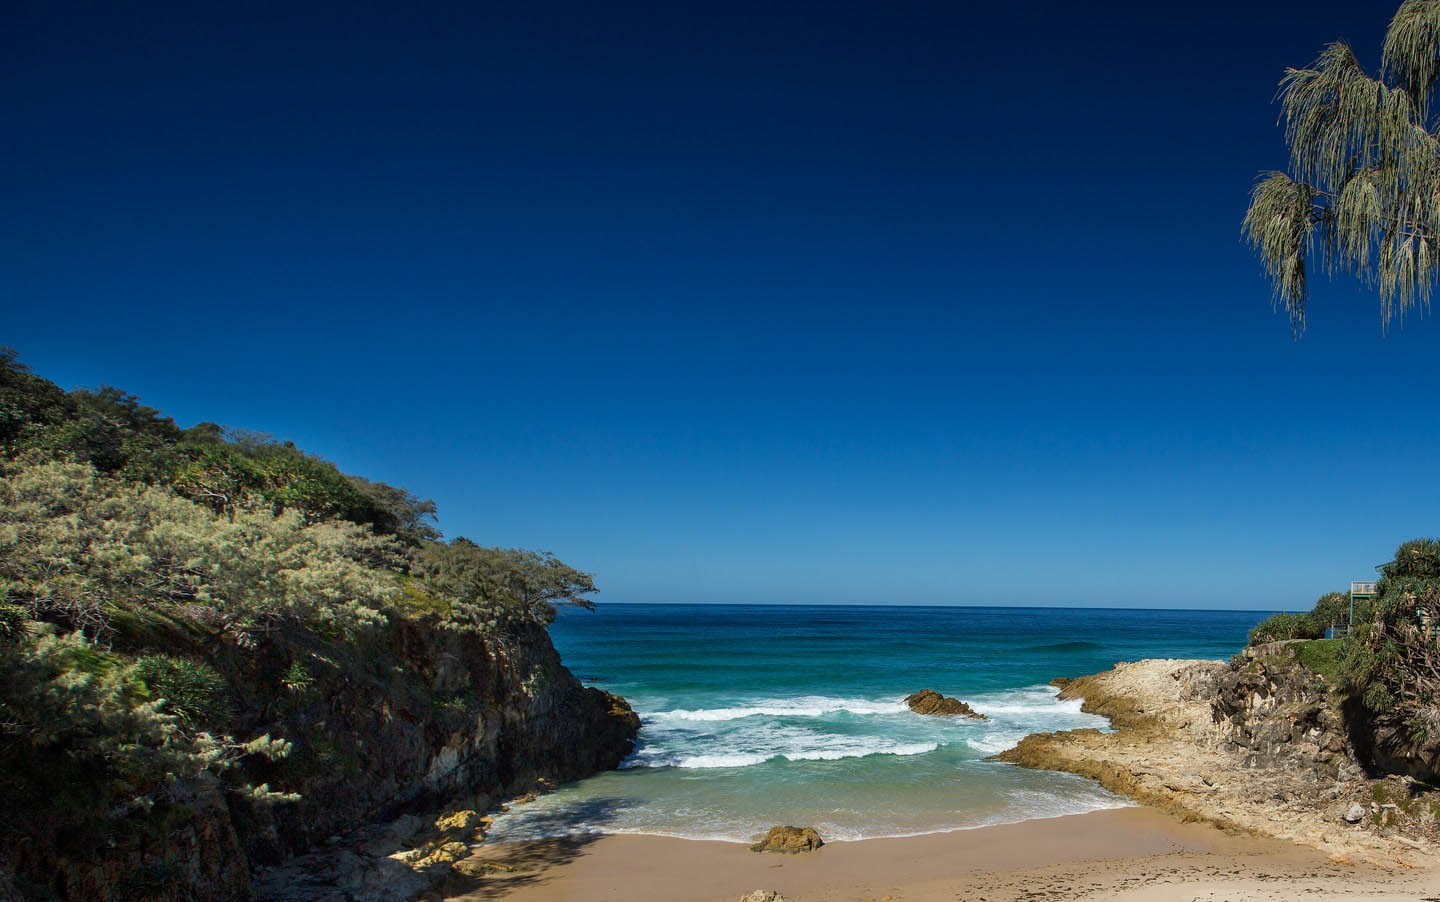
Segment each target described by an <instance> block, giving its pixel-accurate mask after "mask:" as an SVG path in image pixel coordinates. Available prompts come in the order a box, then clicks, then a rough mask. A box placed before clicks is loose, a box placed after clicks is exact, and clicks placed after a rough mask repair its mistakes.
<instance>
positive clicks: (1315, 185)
mask: <svg viewBox="0 0 1440 902" xmlns="http://www.w3.org/2000/svg"><path fill="white" fill-rule="evenodd" d="M1437 71H1440V0H1405V2H1403V3H1402V4H1401V5H1400V8H1399V10H1398V11H1397V12H1396V14H1395V16H1394V18H1393V19H1392V21H1391V23H1390V26H1389V29H1388V31H1387V32H1386V36H1385V43H1384V48H1383V54H1382V62H1381V68H1380V72H1379V73H1378V74H1375V75H1371V74H1370V73H1368V72H1366V70H1365V68H1364V67H1363V66H1362V65H1361V64H1360V61H1359V59H1358V58H1357V57H1356V55H1355V53H1354V51H1353V50H1352V49H1351V48H1350V46H1349V45H1348V44H1346V43H1345V42H1343V41H1336V42H1335V43H1332V44H1330V45H1328V46H1327V47H1326V48H1325V49H1324V50H1323V51H1321V53H1320V55H1319V56H1318V57H1317V58H1316V59H1315V61H1314V62H1313V63H1311V64H1310V65H1309V66H1308V67H1306V68H1303V69H1287V70H1286V72H1285V76H1284V78H1283V79H1282V80H1281V82H1280V93H1279V100H1280V104H1281V108H1282V118H1283V119H1284V122H1285V139H1286V143H1287V144H1288V145H1289V150H1290V160H1289V172H1288V173H1287V172H1269V173H1265V174H1263V175H1262V177H1261V179H1260V180H1259V182H1258V183H1257V184H1256V186H1255V188H1254V190H1253V191H1252V192H1251V196H1250V207H1249V210H1248V211H1247V212H1246V214H1245V219H1244V225H1243V229H1244V233H1245V236H1246V239H1247V241H1248V242H1249V244H1250V245H1251V246H1252V247H1253V248H1254V249H1255V250H1256V251H1257V253H1258V254H1259V256H1260V259H1261V261H1262V263H1263V264H1264V266H1265V269H1266V271H1267V273H1268V274H1269V276H1270V279H1271V282H1272V284H1273V286H1274V290H1275V298H1276V300H1277V302H1278V303H1280V304H1282V305H1283V306H1284V307H1285V309H1286V311H1287V312H1288V313H1289V315H1290V319H1291V324H1292V326H1293V327H1294V328H1295V330H1296V332H1297V333H1298V332H1299V331H1300V330H1302V329H1303V328H1304V325H1305V305H1306V301H1307V298H1308V296H1309V269H1310V264H1311V263H1312V261H1314V258H1315V254H1316V253H1317V252H1318V253H1319V254H1320V259H1319V263H1320V265H1321V267H1322V269H1323V270H1324V271H1326V272H1327V273H1330V274H1337V273H1341V274H1349V275H1352V276H1354V277H1356V278H1358V279H1359V280H1360V281H1361V282H1362V283H1363V284H1365V285H1367V286H1368V287H1371V288H1373V289H1374V290H1376V291H1377V293H1378V295H1379V299H1380V316H1381V322H1382V324H1384V325H1387V326H1388V325H1389V323H1390V321H1391V320H1392V318H1393V317H1395V316H1396V315H1399V316H1401V317H1403V316H1404V315H1405V314H1406V313H1408V312H1409V311H1411V310H1413V309H1416V308H1420V309H1421V310H1426V309H1428V308H1429V304H1430V298H1431V294H1432V291H1433V289H1434V283H1435V278H1436V262H1437V261H1436V256H1437V254H1440V247H1437V242H1440V138H1437V134H1436V131H1435V129H1434V123H1433V121H1432V116H1431V103H1432V101H1433V97H1434V92H1435V88H1436V85H1437V75H1436V73H1437Z"/></svg>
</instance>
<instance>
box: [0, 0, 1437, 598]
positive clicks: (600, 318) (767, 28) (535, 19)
mask: <svg viewBox="0 0 1440 902" xmlns="http://www.w3.org/2000/svg"><path fill="white" fill-rule="evenodd" d="M1394 6H1395V4H1394V3H1354V2H1337V0H1328V2H1313V0H1307V2H1298V0H1296V2H1289V0H1287V2H1215V3H1204V4H1156V3H1153V2H1144V3H1141V2H1098V3H1075V2H1072V0H1050V2H1040V0H1037V2H1027V3H984V4H980V3H940V2H936V3H910V2H891V3H883V4H882V3H830V2H826V3H818V2H817V3H810V4H800V3H793V4H784V3H780V4H777V3H748V2H726V3H713V4H691V3H654V4H631V3H623V2H622V3H618V4H595V3H585V4H550V3H455V4H453V5H450V6H446V5H443V4H389V5H386V6H379V5H370V4H365V3H358V4H357V3H343V4H342V3H334V4H315V3H304V2H292V3H285V4H249V3H244V4H210V3H200V4H194V3H186V4H174V5H173V6H171V5H166V4H159V3H139V4H89V5H85V6H79V5H75V6H71V5H70V4H67V3H63V2H49V0H21V2H19V3H11V4H8V5H7V7H6V12H5V19H6V24H5V26H4V27H3V28H0V72H3V75H0V109H3V112H4V118H5V122H6V125H5V132H6V135H5V140H4V141H0V168H3V171H4V173H5V177H4V180H3V182H0V185H3V187H0V192H3V194H0V292H3V294H0V343H3V344H10V345H13V346H14V347H15V348H17V349H18V350H19V351H20V353H21V355H22V357H23V359H25V360H26V361H27V362H29V363H30V364H31V365H32V366H33V367H34V368H35V369H36V370H37V371H38V372H40V373H41V374H42V375H45V376H48V377H50V378H52V379H54V380H56V381H57V382H60V383H61V384H62V385H65V386H67V387H71V386H76V385H96V384H100V383H109V384H114V385H117V386H120V387H122V388H125V389H127V390H130V391H133V392H136V393H137V394H139V395H140V396H141V397H142V398H143V399H144V400H145V401H146V402H148V403H150V404H153V405H155V406H158V407H160V408H162V409H163V410H165V411H167V412H169V413H171V414H173V415H174V416H175V417H176V419H177V420H179V421H180V422H181V423H182V424H183V425H190V424H192V423H194V422H197V421H201V420H215V421H219V422H222V423H225V424H227V425H231V426H235V427H243V428H247V429H253V430H258V431H262V432H269V433H273V434H275V435H276V436H279V437H284V438H290V439H293V440H294V441H296V442H297V443H298V444H299V445H300V446H301V447H304V448H306V449H309V450H312V451H314V452H317V453H319V454H321V455H323V456H325V457H327V458H330V459H332V460H334V461H336V462H337V463H338V464H340V465H341V466H342V467H343V468H344V469H346V470H348V471H350V472H355V473H360V474H364V475H367V476H370V477H372V478H377V479H382V480H385V481H388V482H392V483H395V484H398V485H403V486H406V487H408V488H410V489H412V490H413V491H415V492H416V493H417V494H420V495H422V496H426V497H433V498H435V499H436V501H437V502H438V503H439V505H440V512H441V525H442V527H443V528H444V529H445V530H446V532H447V533H448V534H449V535H451V536H455V535H465V536H468V537H470V538H473V539H475V540H476V541H480V542H483V543H488V544H500V545H515V546H528V547H538V548H544V549H550V550H553V551H554V552H556V553H557V554H559V555H560V556H561V557H562V558H564V559H565V560H567V561H568V562H570V563H573V564H575V565H577V566H581V567H583V568H586V569H589V570H593V571H595V572H596V574H597V578H598V582H599V584H600V586H601V588H602V590H603V594H602V596H601V599H600V600H601V601H605V600H610V601H701V602H709V601H760V602H765V601H776V602H779V601H796V602H825V601H833V602H882V603H883V602H903V603H912V604H925V603H952V602H953V603H975V602H990V603H1018V604H1036V603H1049V604H1121V605H1141V606H1171V605H1175V606H1190V607H1248V608H1269V609H1273V608H1290V609H1296V608H1302V607H1307V606H1308V604H1309V602H1310V601H1311V600H1313V598H1314V597H1315V596H1316V595H1318V594H1319V593H1320V592H1322V591H1326V590H1329V589H1331V588H1336V587H1341V586H1343V585H1344V584H1345V583H1346V582H1347V581H1348V580H1349V579H1351V578H1364V577H1367V576H1369V575H1370V574H1371V573H1372V570H1371V568H1372V567H1373V566H1374V565H1375V564H1377V563H1380V562H1382V561H1384V560H1387V559H1388V557H1389V554H1390V552H1391V551H1392V550H1393V548H1394V546H1395V545H1396V544H1398V543H1399V542H1400V541H1401V540H1404V539H1407V538H1411V537H1414V536H1418V535H1431V534H1434V533H1436V532H1437V531H1440V530H1437V529H1436V525H1435V511H1436V510H1437V509H1440V482H1437V480H1436V478H1435V476H1434V462H1435V452H1436V449H1437V448H1440V442H1437V438H1440V435H1437V433H1440V416H1437V400H1436V389H1435V384H1436V376H1435V372H1434V361H1435V360H1436V350H1437V348H1440V322H1436V321H1435V320H1434V319H1433V318H1422V319H1414V318H1412V319H1411V321H1410V322H1408V323H1406V324H1405V325H1404V327H1403V328H1395V329H1392V331H1391V334H1390V335H1389V336H1388V337H1387V336H1382V335H1381V334H1380V326H1379V317H1378V315H1377V309H1378V305H1377V302H1376V301H1375V299H1374V298H1373V297H1372V296H1370V295H1369V294H1367V293H1365V292H1364V291H1363V290H1361V289H1360V288H1357V287H1356V286H1354V285H1352V284H1350V283H1344V282H1342V283H1336V284H1333V285H1330V284H1326V283H1324V282H1323V281H1322V282H1317V288H1318V290H1317V292H1316V295H1315V297H1314V299H1313V302H1312V306H1311V321H1310V327H1309V330H1308V332H1307V333H1306V334H1305V336H1304V338H1303V339H1302V340H1301V341H1299V342H1298V343H1297V342H1293V341H1292V340H1291V336H1290V330H1289V326H1288V323H1287V321H1286V319H1285V318H1284V316H1283V315H1281V314H1276V313H1274V312H1273V311H1272V309H1271V305H1270V300H1269V288H1268V286H1267V285H1266V284H1265V282H1264V281H1263V280H1262V277H1261V272H1260V267H1259V265H1258V264H1257V262H1256V261H1255V260H1254V259H1253V258H1252V257H1251V255H1250V254H1249V253H1248V252H1247V250H1246V249H1245V248H1244V247H1243V246H1242V244H1241V241H1240V235H1239V223H1240V218H1241V216H1242V214H1243V211H1244V208H1245V203H1246V199H1247V192H1248V190H1249V187H1250V185H1251V184H1252V182H1253V179H1254V177H1255V175H1256V173H1257V172H1258V171H1259V170H1262V169H1268V168H1276V167H1279V166H1282V165H1283V163H1284V152H1285V151H1284V145H1283V142H1282V137H1281V132H1280V130H1279V129H1278V128H1277V127H1276V123H1275V119H1276V113H1277V109H1276V107H1275V106H1274V105H1273V104H1272V103H1271V100H1272V97H1273V94H1274V88H1275V83H1276V81H1277V79H1278V78H1279V76H1280V74H1281V72H1282V69H1283V67H1284V66H1286V65H1302V64H1304V63H1307V62H1308V61H1309V60H1311V59H1312V58H1313V57H1314V55H1315V54H1316V52H1317V51H1318V50H1319V49H1320V47H1321V45H1322V44H1323V43H1325V42H1326V41H1329V40H1331V39H1333V38H1335V37H1337V36H1345V37H1347V38H1349V39H1351V40H1352V41H1353V42H1354V43H1355V44H1356V46H1357V49H1358V50H1359V51H1360V53H1361V55H1362V58H1364V59H1366V60H1367V61H1370V62H1372V63H1373V62H1374V61H1375V60H1376V57H1378V47H1379V41H1380V36H1381V34H1382V33H1383V29H1384V25H1385V22H1386V21H1387V19H1388V16H1389V14H1390V13H1391V12H1392V11H1393V8H1394Z"/></svg>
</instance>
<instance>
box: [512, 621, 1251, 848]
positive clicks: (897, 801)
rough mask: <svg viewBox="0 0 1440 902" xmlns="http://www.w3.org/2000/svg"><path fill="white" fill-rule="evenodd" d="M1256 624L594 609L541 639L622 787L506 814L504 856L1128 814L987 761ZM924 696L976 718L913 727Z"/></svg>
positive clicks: (597, 785)
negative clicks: (1077, 697)
mask: <svg viewBox="0 0 1440 902" xmlns="http://www.w3.org/2000/svg"><path fill="white" fill-rule="evenodd" d="M1266 616H1268V614H1267V613H1266V612H1253V611H1177V610H1116V609H1077V608H1001V607H881V606H823V607H822V606H774V605H630V604H603V605H601V606H600V607H599V608H598V609H597V610H596V611H594V612H587V611H581V610H578V609H567V610H565V611H562V612H561V615H560V617H559V618H558V619H557V620H556V622H555V624H554V625H553V626H552V627H551V635H552V637H553V639H554V641H555V645H556V647H557V648H558V649H559V650H560V653H561V656H562V658H563V659H564V661H565V664H566V665H567V666H568V667H569V668H570V669H571V670H572V671H574V672H575V674H576V675H577V676H579V677H580V678H581V679H582V680H584V681H585V682H586V683H588V684H591V685H595V686H599V687H601V688H603V689H606V690H608V691H610V692H614V693H617V694H619V695H622V696H624V697H625V698H626V699H628V700H629V701H630V703H631V704H632V705H633V706H634V707H635V710H636V711H637V712H638V713H639V714H640V717H641V722H642V727H641V732H640V741H639V744H638V746H637V748H636V749H635V751H634V753H633V754H632V755H631V756H630V758H629V759H628V760H627V761H626V762H625V763H624V764H623V765H622V767H621V768H620V769H619V770H617V771H612V772H609V773H605V774H600V775H597V776H595V777H592V778H590V779H588V780H583V781H580V782H579V783H575V784H571V785H569V786H565V787H562V788H561V789H559V790H558V791H556V792H553V793H550V794H547V795H544V796H542V797H540V798H539V799H536V800H535V801H533V802H529V803H526V804H522V805H516V806H513V807H512V809H511V810H510V811H509V812H508V813H506V814H504V815H501V816H500V817H499V818H498V819H497V822H496V824H495V830H494V835H496V836H497V837H498V838H501V839H505V840H516V839H527V838H538V837H553V836H561V835H571V834H580V833H594V832H604V833H640V834H655V835H663V836H678V837H688V838H695V839H718V840H728V841H733V842H749V841H752V840H753V839H754V837H755V836H756V835H757V834H760V833H763V832H764V831H765V830H767V829H768V828H769V827H770V826H772V825H774V824H779V823H789V824H805V825H811V826H814V827H815V828H816V829H818V830H819V831H820V833H821V835H822V836H824V837H825V838H827V839H831V840H854V839H868V838H875V837H891V836H912V835H916V834H921V833H935V832H944V831H950V830H963V829H968V828H972V827H980V826H986V825H991V824H1001V823H1012V822H1016V821H1022V820H1028V819H1031V818H1041V817H1056V816H1060V815H1065V814H1078V813H1081V812H1085V811H1093V810H1097V809H1103V808H1116V807H1122V806H1125V805H1127V804H1129V803H1128V802H1127V801H1126V800H1125V799H1123V798H1121V797H1118V796H1115V795H1112V794H1111V793H1109V792H1106V791H1105V790H1103V789H1101V788H1100V787H1099V786H1097V785H1096V784H1094V783H1092V782H1090V781H1088V780H1084V779H1082V778H1079V777H1074V776H1070V775H1067V774H1057V773H1049V772H1044V771H1030V770H1023V769H1020V768H1016V767H1011V766H1009V765H1004V764H999V763H996V762H993V761H988V760H986V758H987V756H989V755H993V754H995V753H996V752H999V751H1002V750H1004V749H1006V748H1009V747H1011V746H1013V745H1014V744H1015V743H1016V742H1018V741H1019V740H1020V739H1021V738H1022V737H1024V736H1025V735H1027V734H1029V733H1034V732H1041V731H1049V730H1068V729H1074V728H1077V727H1097V728H1101V729H1105V728H1106V727H1107V724H1106V721H1105V720H1104V719H1103V718H1100V717H1096V716H1093V715H1089V714H1084V713H1082V712H1081V711H1080V706H1079V703H1078V702H1062V701H1058V700H1057V699H1056V698H1055V695H1056V690H1055V689H1054V688H1053V687H1051V686H1049V685H1048V683H1049V681H1050V680H1051V679H1053V678H1055V677H1059V676H1078V675H1081V674H1086V673H1094V672H1097V671H1100V670H1105V669H1108V668H1109V667H1111V666H1112V665H1114V664H1115V663H1116V662H1118V661H1135V660H1139V659H1142V658H1209V659H1216V660H1219V659H1224V658H1228V657H1229V656H1230V655H1232V654H1234V653H1235V652H1236V651H1238V650H1239V649H1240V648H1241V647H1242V646H1243V645H1244V644H1245V639H1246V635H1247V633H1248V632H1249V630H1250V628H1251V627H1253V626H1254V625H1255V624H1256V623H1258V622H1260V621H1261V620H1263V619H1264V618H1265V617H1266ZM926 688H929V689H936V690H939V691H940V692H942V693H944V694H945V695H952V696H955V697H957V698H959V699H961V700H962V701H966V702H969V703H970V705H971V706H972V707H973V708H974V709H975V710H976V711H978V712H980V713H982V714H985V715H987V716H988V717H989V719H988V720H985V721H976V720H969V719H965V718H943V717H922V716H920V715H917V714H913V713H911V712H910V711H909V710H908V709H907V708H906V707H905V705H904V703H903V701H902V700H903V699H904V697H905V696H906V695H908V694H910V693H912V692H915V691H917V690H919V689H926Z"/></svg>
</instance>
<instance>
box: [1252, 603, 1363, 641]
mask: <svg viewBox="0 0 1440 902" xmlns="http://www.w3.org/2000/svg"><path fill="white" fill-rule="evenodd" d="M1369 616H1370V602H1369V601H1368V600H1365V599H1358V600H1357V601H1356V603H1355V619H1356V622H1357V623H1362V622H1365V621H1366V620H1367V619H1368V618H1369ZM1349 622H1350V596H1349V595H1348V594H1347V593H1345V592H1329V593H1326V594H1325V595H1321V596H1320V597H1319V598H1318V599H1316V601H1315V606H1314V607H1313V608H1311V609H1310V610H1309V611H1307V612H1306V613H1303V614H1276V615H1275V616H1273V617H1270V618H1269V619H1267V620H1264V621H1262V622H1261V623H1260V624H1259V625H1258V626H1256V627H1255V628H1254V629H1253V630H1251V631H1250V644H1251V645H1259V644H1261V643H1263V642H1276V641H1278V640H1281V639H1322V638H1324V636H1325V631H1326V630H1327V629H1329V628H1330V627H1332V626H1345V625H1347V624H1348V623H1349Z"/></svg>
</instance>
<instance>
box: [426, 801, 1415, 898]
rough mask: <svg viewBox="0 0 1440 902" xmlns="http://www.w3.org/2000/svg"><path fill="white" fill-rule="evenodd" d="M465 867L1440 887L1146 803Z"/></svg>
mask: <svg viewBox="0 0 1440 902" xmlns="http://www.w3.org/2000/svg"><path fill="white" fill-rule="evenodd" d="M464 865H465V867H464V868H463V870H464V871H466V872H469V873H471V874H473V875H475V876H473V877H470V878H466V879H464V880H459V881H457V882H456V883H455V884H453V885H452V886H451V887H449V888H448V891H447V892H446V894H445V898H446V899H449V900H465V902H474V900H488V899H505V900H512V902H579V900H591V899H604V898H617V899H666V900H669V902H714V900H735V899H738V898H740V897H742V896H744V895H746V894H748V893H751V892H753V891H755V890H775V891H778V892H780V893H781V894H782V895H783V896H784V897H785V899H787V900H790V902H796V900H800V902H803V900H820V899H823V900H832V902H846V900H855V902H861V900H883V899H889V900H892V902H901V900H903V902H940V900H953V899H955V898H957V897H958V898H966V899H971V898H974V899H979V898H984V899H986V900H988V902H1009V900H1020V899H1027V898H1030V899H1034V898H1039V897H1040V896H1041V895H1042V894H1043V897H1044V898H1045V899H1047V900H1059V899H1088V898H1093V899H1110V898H1136V899H1141V898H1143V899H1167V898H1170V897H1169V896H1166V895H1164V893H1165V892H1167V891H1168V890H1167V888H1169V889H1178V888H1179V886H1180V884H1182V883H1183V884H1184V889H1185V895H1183V896H1177V897H1175V898H1184V899H1187V900H1188V899H1191V898H1195V897H1197V896H1203V893H1201V892H1199V891H1198V890H1199V885H1200V884H1205V885H1208V886H1211V888H1212V891H1213V890H1214V889H1216V888H1219V889H1223V892H1224V898H1233V899H1257V900H1258V899H1271V898H1274V899H1280V898H1289V897H1292V896H1293V895H1294V894H1296V893H1300V892H1303V891H1305V890H1306V889H1307V888H1308V887H1314V888H1315V890H1316V891H1323V892H1325V893H1328V894H1329V895H1330V896H1331V897H1339V898H1344V897H1346V896H1348V895H1355V896H1357V897H1358V896H1360V895H1364V896H1365V897H1366V898H1368V899H1372V900H1373V899H1380V900H1387V899H1390V898H1394V899H1396V900H1399V899H1414V898H1416V894H1417V893H1419V892H1422V891H1423V892H1436V891H1437V890H1440V872H1436V871H1423V870H1393V869H1391V870H1387V869H1382V868H1376V867H1369V866H1365V865H1351V864H1342V863H1337V862H1334V861H1332V860H1330V859H1328V858H1326V856H1324V855H1323V854H1321V853H1320V852H1318V851H1317V850H1314V849H1309V848H1306V847H1304V846H1300V845H1296V844H1294V843H1290V842H1286V841H1284V840H1278V839H1270V838H1264V837H1256V836H1252V835H1242V834H1236V833H1227V832H1225V831H1223V830H1221V829H1219V828H1217V827H1214V826H1211V825H1209V824H1202V823H1183V822H1181V821H1179V820H1176V819H1175V818H1173V817H1171V816H1169V815H1166V814H1163V813H1161V812H1159V811H1156V810H1154V809H1151V808H1147V807H1143V806H1136V807H1127V808H1117V809H1109V810H1102V811H1093V812H1088V813H1085V814H1076V815H1064V816H1060V817H1054V818H1038V819H1034V820H1027V821H1021V822H1019V823H1014V824H1001V825H996V826H989V827H979V828H974V829H968V830H959V831H951V832H947V833H936V834H924V835H920V836H913V837H902V838H887V839H866V840H855V841H848V842H838V841H837V842H832V843H826V845H825V846H824V847H823V848H821V849H819V850H818V851H816V852H812V853H808V854H800V855H784V854H781V853H773V852H772V853H757V852H752V851H750V850H749V849H748V848H747V847H746V846H744V845H742V844H739V843H731V842H723V841H718V840H690V839H678V838H672V837H658V836H637V835H615V834H610V835H594V836H585V837H573V838H570V839H560V840H543V841H528V842H513V843H507V842H502V841H498V840H492V841H489V842H486V843H484V844H482V845H480V846H479V847H477V848H476V850H475V852H474V854H473V855H472V856H471V857H470V858H468V859H466V860H465V862H464ZM482 874H483V876H480V875H482ZM1267 887H1268V889H1267ZM1137 892H1138V893H1141V895H1133V896H1132V895H1130V894H1132V893H1137ZM1267 892H1269V893H1272V895H1266V894H1265V893H1267ZM1392 892H1393V893H1394V895H1393V896H1392V895H1391V893H1392Z"/></svg>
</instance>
